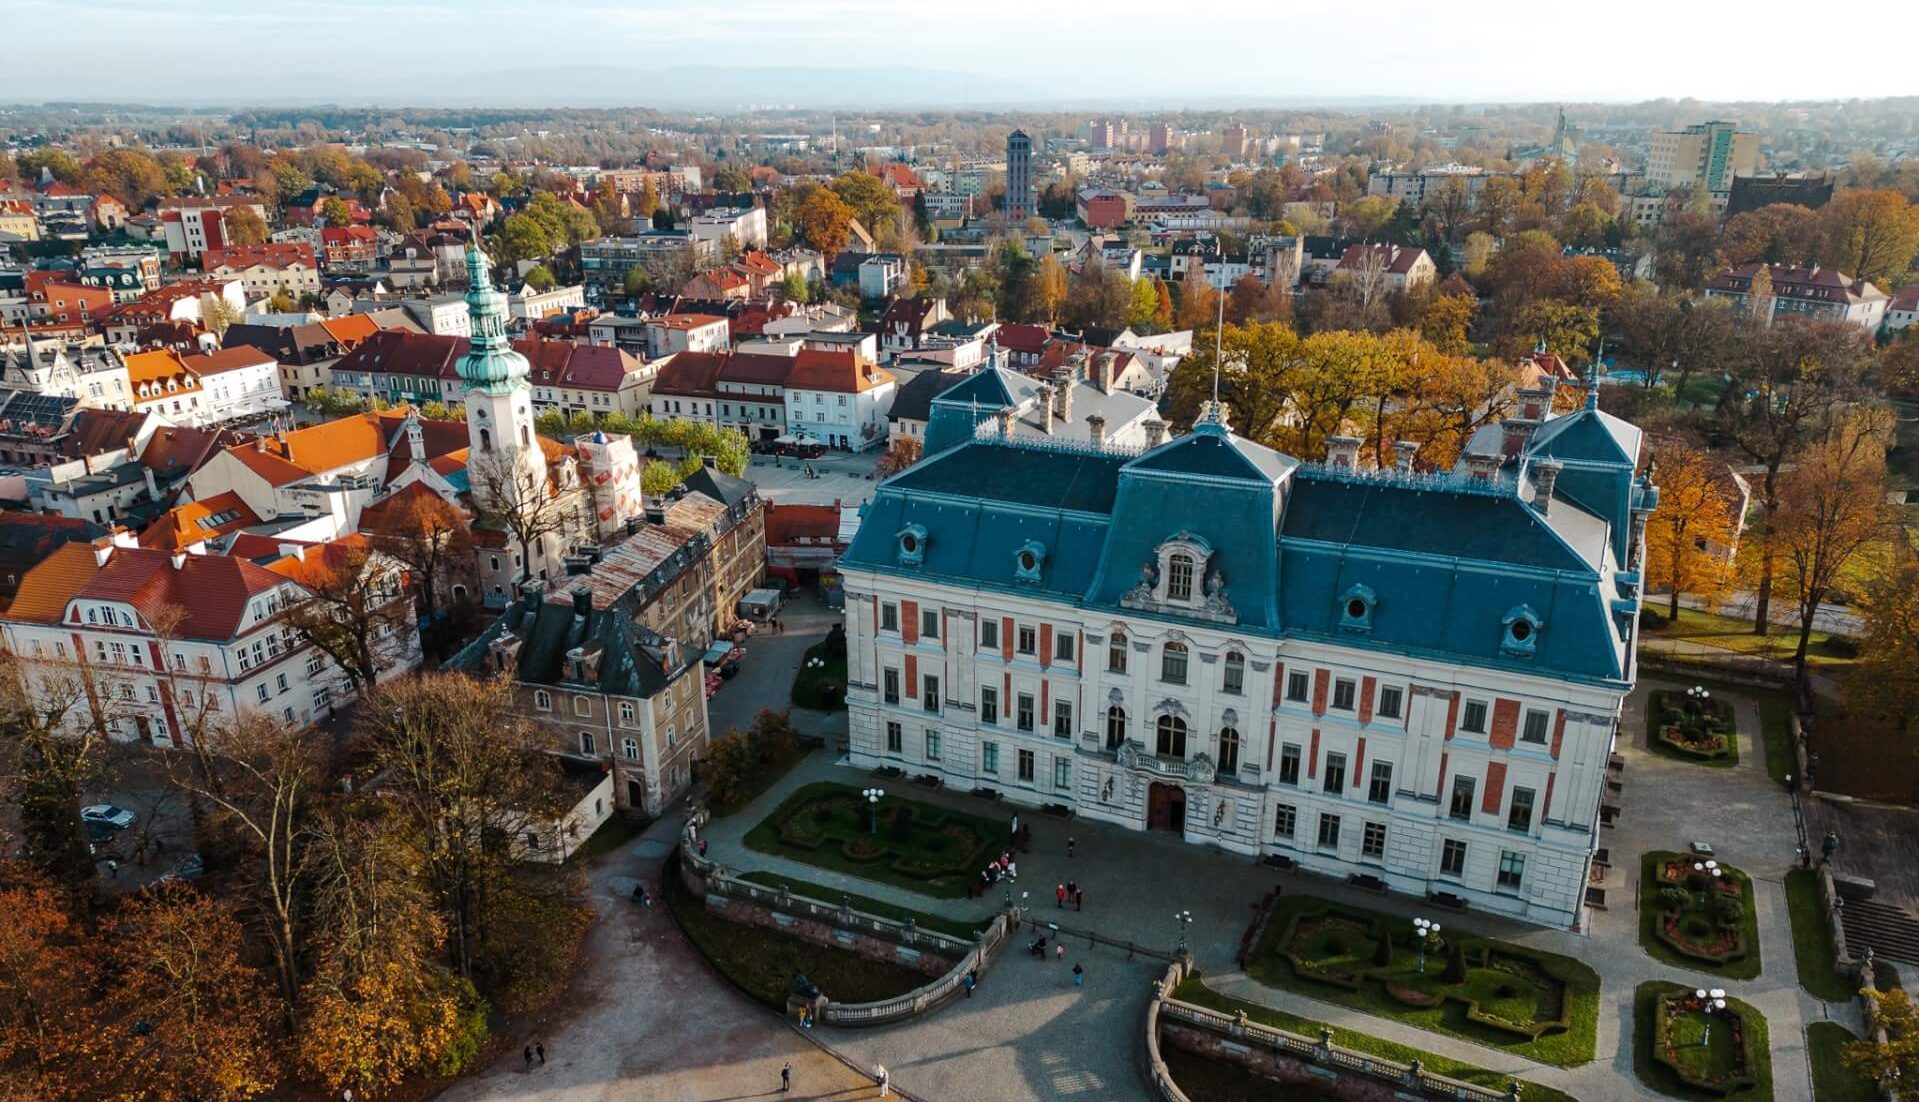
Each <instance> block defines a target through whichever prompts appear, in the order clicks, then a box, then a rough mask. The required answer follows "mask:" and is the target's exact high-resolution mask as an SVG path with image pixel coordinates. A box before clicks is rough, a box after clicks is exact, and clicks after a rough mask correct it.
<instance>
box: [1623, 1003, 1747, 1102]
mask: <svg viewBox="0 0 1919 1102" xmlns="http://www.w3.org/2000/svg"><path fill="white" fill-rule="evenodd" d="M1634 1016H1635V1018H1636V1019H1637V1021H1638V1024H1637V1027H1636V1040H1635V1049H1634V1060H1633V1064H1634V1068H1635V1069H1636V1070H1637V1071H1638V1073H1639V1076H1640V1078H1641V1079H1643V1080H1645V1082H1646V1083H1647V1084H1648V1085H1649V1086H1651V1087H1653V1088H1654V1089H1655V1090H1658V1091H1660V1092H1662V1093H1665V1094H1669V1095H1672V1096H1674V1097H1676V1098H1700V1097H1705V1098H1724V1097H1728V1096H1735V1095H1736V1096H1738V1097H1740V1098H1742V1099H1747V1098H1750V1099H1754V1100H1755V1102H1757V1100H1759V1099H1764V1098H1767V1097H1769V1096H1770V1095H1771V1093H1772V1082H1771V1080H1772V1073H1771V1058H1770V1054H1769V1053H1768V1051H1767V1047H1768V1041H1767V1033H1766V1020H1765V1018H1764V1017H1763V1016H1761V1015H1760V1013H1759V1012H1758V1011H1757V1010H1755V1009H1753V1008H1752V1007H1751V1006H1749V1005H1747V1004H1746V1003H1743V1002H1741V1001H1739V1000H1738V999H1732V998H1729V999H1727V1000H1726V1006H1725V1008H1724V1009H1720V1010H1714V1011H1712V1013H1711V1014H1710V1015H1708V1014H1707V1013H1706V1012H1705V1010H1704V1009H1703V1005H1702V1001H1701V1000H1700V999H1699V998H1698V997H1697V996H1696V995H1695V994H1694V993H1693V990H1692V989H1690V988H1688V987H1683V986H1680V985H1678V984H1671V983H1658V982H1652V983H1644V984H1641V985H1640V986H1639V989H1638V990H1637V992H1636V993H1635V998H1634Z"/></svg>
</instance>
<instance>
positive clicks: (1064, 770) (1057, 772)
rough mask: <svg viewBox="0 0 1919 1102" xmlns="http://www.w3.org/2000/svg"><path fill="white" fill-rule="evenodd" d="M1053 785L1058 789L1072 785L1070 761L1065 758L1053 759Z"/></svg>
mask: <svg viewBox="0 0 1919 1102" xmlns="http://www.w3.org/2000/svg"><path fill="white" fill-rule="evenodd" d="M1053 787H1054V788H1060V789H1065V788H1071V787H1073V763H1072V762H1070V761H1067V760H1066V759H1065V758H1054V759H1053Z"/></svg>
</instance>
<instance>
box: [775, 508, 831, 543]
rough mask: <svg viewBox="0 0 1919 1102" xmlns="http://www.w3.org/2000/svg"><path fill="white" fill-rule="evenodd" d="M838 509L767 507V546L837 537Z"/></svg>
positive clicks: (827, 539) (829, 540) (828, 540)
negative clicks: (802, 539) (801, 539)
mask: <svg viewBox="0 0 1919 1102" xmlns="http://www.w3.org/2000/svg"><path fill="white" fill-rule="evenodd" d="M839 534H840V509H839V506H837V505H794V504H787V505H781V504H769V505H768V506H767V507H766V545H767V546H768V547H786V546H792V545H794V544H797V543H798V542H799V539H800V537H802V536H804V537H806V538H807V539H809V540H813V541H818V540H821V539H824V540H826V541H827V542H828V543H831V542H833V541H834V540H837V539H838V538H839Z"/></svg>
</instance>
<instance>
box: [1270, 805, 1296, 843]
mask: <svg viewBox="0 0 1919 1102" xmlns="http://www.w3.org/2000/svg"><path fill="white" fill-rule="evenodd" d="M1298 827H1299V809H1298V808H1296V807H1294V806H1293V805H1292V804H1280V805H1278V806H1277V807H1275V808H1273V837H1275V838H1291V837H1292V836H1293V832H1294V831H1295V830H1296V829H1298Z"/></svg>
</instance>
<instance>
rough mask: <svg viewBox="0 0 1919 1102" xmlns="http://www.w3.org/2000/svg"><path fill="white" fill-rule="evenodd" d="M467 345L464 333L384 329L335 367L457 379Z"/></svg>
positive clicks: (347, 369) (361, 343)
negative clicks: (458, 335) (452, 335)
mask: <svg viewBox="0 0 1919 1102" xmlns="http://www.w3.org/2000/svg"><path fill="white" fill-rule="evenodd" d="M466 349H467V343H466V338H465V337H441V336H435V335H434V334H431V333H412V332H408V331H407V330H404V329H382V330H380V331H379V332H377V333H374V334H372V335H370V336H368V337H367V338H366V339H365V340H363V341H361V342H360V344H359V345H358V346H357V347H355V348H354V350H353V351H351V352H349V353H347V354H346V355H345V356H342V357H341V358H340V359H339V361H338V362H337V363H335V364H334V365H333V369H334V370H335V371H369V372H380V373H383V374H387V375H409V376H412V377H414V378H419V379H456V378H458V377H459V374H460V371H459V367H460V360H461V359H462V358H463V357H464V356H465V355H466Z"/></svg>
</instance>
